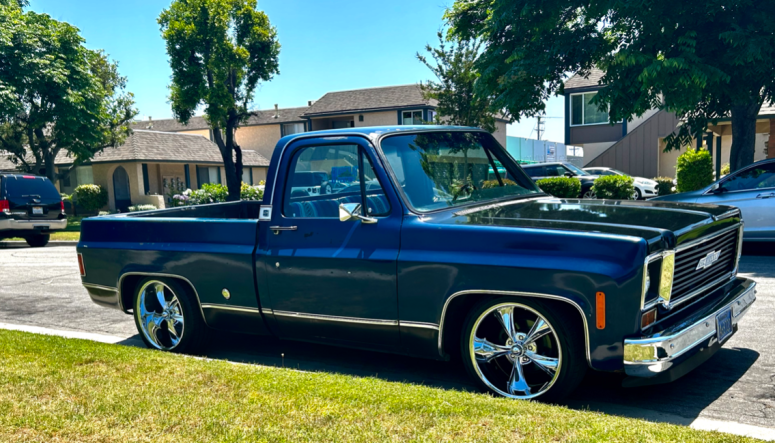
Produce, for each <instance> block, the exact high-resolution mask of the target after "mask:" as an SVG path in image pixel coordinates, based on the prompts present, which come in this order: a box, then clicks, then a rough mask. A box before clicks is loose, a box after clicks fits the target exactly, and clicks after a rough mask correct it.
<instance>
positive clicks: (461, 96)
mask: <svg viewBox="0 0 775 443" xmlns="http://www.w3.org/2000/svg"><path fill="white" fill-rule="evenodd" d="M437 35H438V37H439V47H438V48H434V47H432V46H431V45H429V44H428V45H425V51H426V52H427V53H428V54H430V56H431V57H432V58H433V60H434V62H435V64H432V63H430V62H429V61H428V58H427V57H426V56H424V55H421V54H420V53H417V59H418V60H420V61H421V62H422V63H423V64H424V65H425V66H427V67H428V69H430V70H431V71H432V72H433V73H434V74H435V75H436V78H437V79H438V81H429V82H427V83H424V84H423V83H421V84H420V88H421V89H422V92H423V96H424V97H425V98H426V99H435V100H437V101H438V105H437V107H436V122H437V123H442V122H443V123H446V124H451V125H458V126H474V127H479V128H482V129H485V130H487V131H490V132H494V131H495V115H494V113H493V111H492V110H491V106H490V100H489V99H488V98H487V97H483V96H481V95H475V94H474V84H475V82H476V79H477V78H478V77H479V74H478V72H477V71H476V70H475V69H474V64H475V63H476V58H477V56H478V54H479V50H480V47H481V44H480V43H479V42H478V41H477V40H471V41H462V40H458V41H454V42H452V47H450V48H448V47H447V43H448V42H447V41H445V39H444V37H443V33H442V32H441V31H439V32H438V34H437Z"/></svg>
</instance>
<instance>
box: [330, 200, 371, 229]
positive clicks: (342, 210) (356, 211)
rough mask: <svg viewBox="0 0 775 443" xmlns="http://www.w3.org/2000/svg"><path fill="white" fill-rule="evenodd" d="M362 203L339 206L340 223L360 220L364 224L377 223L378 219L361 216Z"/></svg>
mask: <svg viewBox="0 0 775 443" xmlns="http://www.w3.org/2000/svg"><path fill="white" fill-rule="evenodd" d="M361 209H362V208H361V204H360V203H342V204H340V205H339V221H343V222H346V221H350V220H360V221H362V222H363V223H366V224H370V223H376V222H377V219H376V218H372V217H364V216H362V215H361Z"/></svg>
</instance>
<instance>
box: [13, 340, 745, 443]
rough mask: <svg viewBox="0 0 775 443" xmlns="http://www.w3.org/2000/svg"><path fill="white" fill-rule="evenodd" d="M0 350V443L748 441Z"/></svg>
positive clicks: (591, 418)
mask: <svg viewBox="0 0 775 443" xmlns="http://www.w3.org/2000/svg"><path fill="white" fill-rule="evenodd" d="M257 340H260V339H257ZM0 343H2V346H0V441H84V442H111V441H116V442H124V441H154V442H173V441H175V442H182V441H192V442H210V441H230V442H231V441H271V442H275V441H309V442H318V441H336V442H339V441H343V442H350V441H359V442H376V441H431V442H436V441H455V442H457V441H477V442H490V441H493V442H494V441H541V442H543V441H621V442H632V441H644V442H662V441H697V442H703V443H710V442H716V441H719V442H720V441H751V440H749V439H745V438H742V437H736V436H731V435H726V434H719V433H711V432H703V431H695V430H692V429H689V428H685V427H680V426H674V425H667V424H662V423H658V424H655V423H648V422H645V421H641V420H635V419H628V418H620V417H613V416H608V415H604V414H599V413H591V412H580V411H574V410H569V409H566V408H563V407H556V406H549V405H544V404H540V403H532V402H522V401H510V400H506V399H500V398H493V397H490V396H487V395H483V394H478V393H466V392H458V391H452V390H444V389H436V388H429V387H423V386H418V385H412V384H405V383H394V382H387V381H382V380H379V379H374V378H363V377H352V376H346V375H338V374H332V373H325V372H322V373H310V372H299V371H295V370H292V369H280V368H271V367H262V366H253V365H243V364H233V363H229V362H223V361H208V360H202V359H195V358H190V357H184V356H180V355H174V354H167V353H162V352H157V351H151V350H147V349H139V348H130V347H123V346H118V345H106V344H101V343H94V342H88V341H82V340H73V339H64V338H60V337H51V336H42V335H34V334H28V333H22V332H15V331H1V330H0ZM384 358H386V359H388V358H390V356H388V355H385V356H384Z"/></svg>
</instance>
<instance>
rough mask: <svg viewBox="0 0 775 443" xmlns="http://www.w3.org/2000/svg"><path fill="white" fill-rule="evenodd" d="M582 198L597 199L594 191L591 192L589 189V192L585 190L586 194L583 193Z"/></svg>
mask: <svg viewBox="0 0 775 443" xmlns="http://www.w3.org/2000/svg"><path fill="white" fill-rule="evenodd" d="M582 198H592V199H596V198H597V194H595V191H593V190H592V189H589V190H587V192H585V193H584V195H583V196H582Z"/></svg>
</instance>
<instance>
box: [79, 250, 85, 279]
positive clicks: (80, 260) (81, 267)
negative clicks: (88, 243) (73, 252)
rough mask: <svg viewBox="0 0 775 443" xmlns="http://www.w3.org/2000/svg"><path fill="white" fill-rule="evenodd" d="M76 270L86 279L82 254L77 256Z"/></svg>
mask: <svg viewBox="0 0 775 443" xmlns="http://www.w3.org/2000/svg"><path fill="white" fill-rule="evenodd" d="M78 270H79V271H80V272H81V277H86V268H85V267H84V266H83V254H78Z"/></svg>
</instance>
